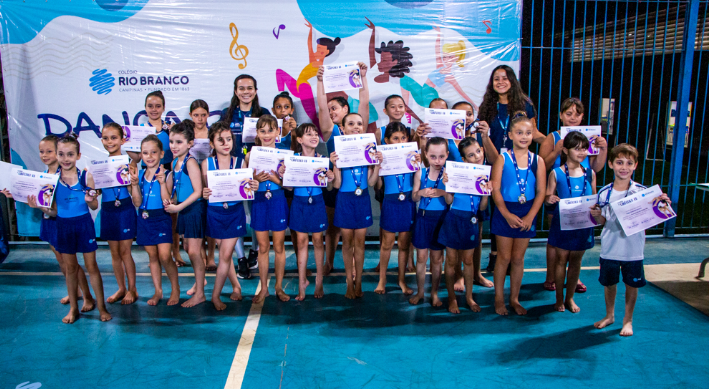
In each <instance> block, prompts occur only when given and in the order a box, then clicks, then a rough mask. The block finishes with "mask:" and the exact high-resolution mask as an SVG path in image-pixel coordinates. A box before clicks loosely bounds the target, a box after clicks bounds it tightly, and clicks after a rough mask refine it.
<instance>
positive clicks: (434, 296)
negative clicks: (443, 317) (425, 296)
mask: <svg viewBox="0 0 709 389" xmlns="http://www.w3.org/2000/svg"><path fill="white" fill-rule="evenodd" d="M442 305H443V302H442V301H441V299H439V298H438V293H431V306H433V307H440V306H442Z"/></svg>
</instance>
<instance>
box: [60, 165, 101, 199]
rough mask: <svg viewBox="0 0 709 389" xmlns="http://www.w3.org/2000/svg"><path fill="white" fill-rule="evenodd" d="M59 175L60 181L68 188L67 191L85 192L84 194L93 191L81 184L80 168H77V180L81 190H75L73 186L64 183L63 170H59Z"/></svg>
mask: <svg viewBox="0 0 709 389" xmlns="http://www.w3.org/2000/svg"><path fill="white" fill-rule="evenodd" d="M57 173H58V174H59V181H60V182H61V183H62V184H63V185H64V186H66V187H67V189H69V190H73V191H77V192H84V193H86V192H87V191H88V190H93V189H91V188H89V187H87V186H85V185H84V184H82V183H81V170H79V168H78V167H77V168H76V179H77V180H78V182H77V184H79V185H80V186H81V189H74V188H73V187H71V185H69V184H67V183H66V182H65V181H64V178H62V168H61V167H59V168H57Z"/></svg>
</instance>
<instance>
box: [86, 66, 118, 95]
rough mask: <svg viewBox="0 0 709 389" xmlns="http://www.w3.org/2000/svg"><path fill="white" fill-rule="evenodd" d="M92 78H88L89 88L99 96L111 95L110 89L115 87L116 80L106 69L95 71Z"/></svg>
mask: <svg viewBox="0 0 709 389" xmlns="http://www.w3.org/2000/svg"><path fill="white" fill-rule="evenodd" d="M91 74H93V77H91V78H89V87H90V88H91V90H93V91H94V92H96V93H97V94H99V95H107V94H109V93H111V88H113V86H114V85H116V83H115V81H116V78H115V77H113V75H112V74H111V73H109V72H108V70H106V69H96V70H94V71H93V72H91Z"/></svg>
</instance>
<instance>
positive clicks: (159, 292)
mask: <svg viewBox="0 0 709 389" xmlns="http://www.w3.org/2000/svg"><path fill="white" fill-rule="evenodd" d="M161 298H162V290H156V291H155V294H154V295H153V297H152V298H151V299H150V300H148V305H158V303H159V302H160V299H161Z"/></svg>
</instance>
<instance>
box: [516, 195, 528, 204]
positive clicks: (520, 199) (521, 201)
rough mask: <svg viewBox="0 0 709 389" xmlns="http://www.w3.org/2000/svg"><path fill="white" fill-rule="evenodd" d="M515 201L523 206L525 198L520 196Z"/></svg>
mask: <svg viewBox="0 0 709 389" xmlns="http://www.w3.org/2000/svg"><path fill="white" fill-rule="evenodd" d="M517 201H519V203H520V204H524V203H526V202H527V196H525V195H523V194H521V195H519V197H517Z"/></svg>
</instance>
